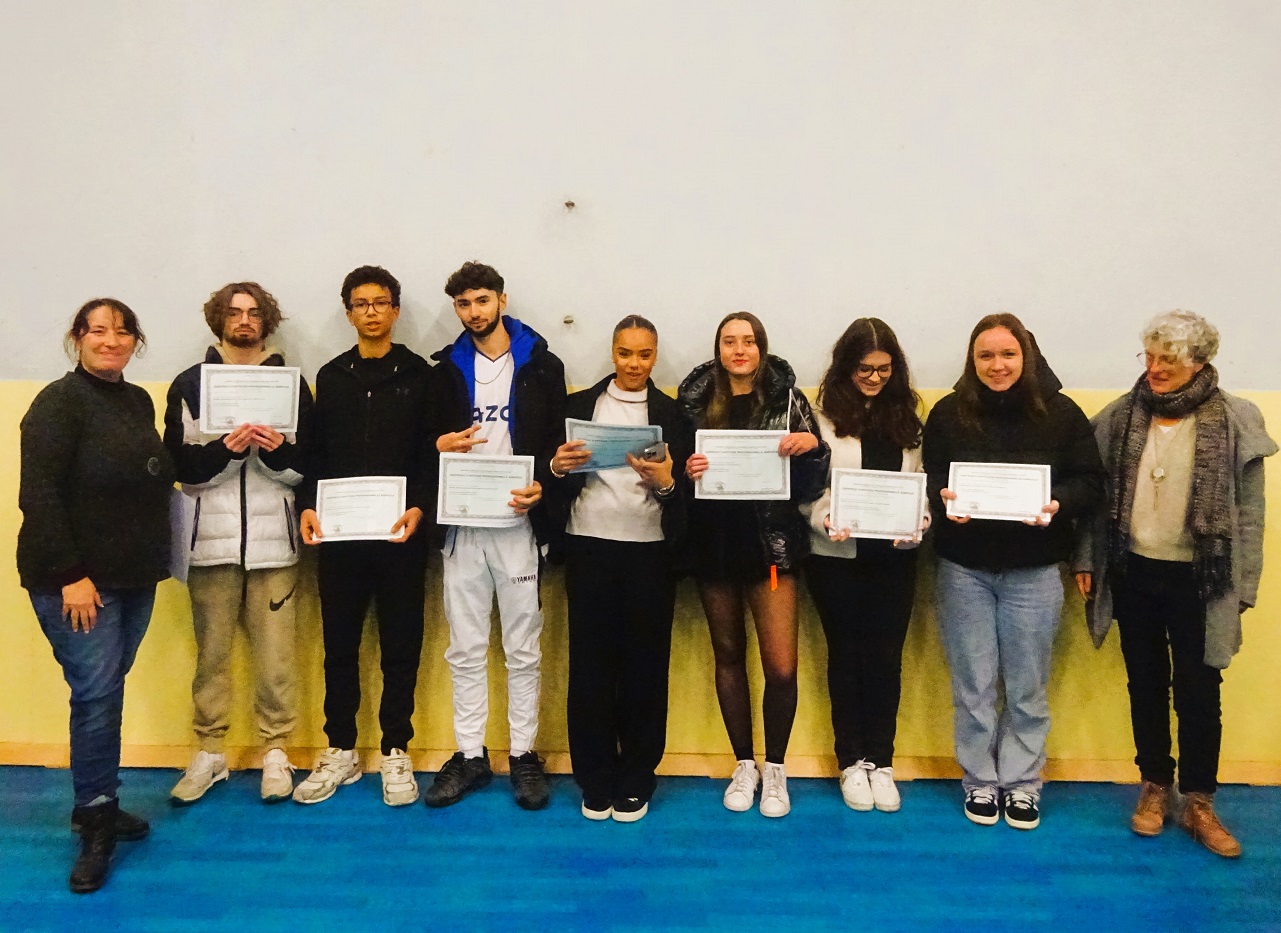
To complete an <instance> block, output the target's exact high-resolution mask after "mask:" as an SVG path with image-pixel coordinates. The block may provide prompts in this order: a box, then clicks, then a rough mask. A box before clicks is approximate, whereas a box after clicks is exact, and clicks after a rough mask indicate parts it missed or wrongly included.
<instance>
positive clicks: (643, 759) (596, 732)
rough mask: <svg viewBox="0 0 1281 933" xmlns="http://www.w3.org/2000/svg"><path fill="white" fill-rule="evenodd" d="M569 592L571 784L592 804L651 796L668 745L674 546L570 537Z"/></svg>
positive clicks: (673, 605)
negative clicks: (669, 549)
mask: <svg viewBox="0 0 1281 933" xmlns="http://www.w3.org/2000/svg"><path fill="white" fill-rule="evenodd" d="M565 590H566V596H567V597H568V600H569V695H568V702H567V709H566V719H567V726H568V728H569V754H570V759H571V761H572V763H573V768H574V780H575V781H577V782H578V786H579V787H580V788H581V789H582V791H583V795H584V796H585V797H588V798H590V799H592V800H594V801H612V800H621V799H623V798H626V797H638V798H640V799H641V800H649V798H650V797H652V796H653V794H654V788H655V786H656V784H657V780H656V778H655V776H654V772H655V770H656V769H657V768H658V763H659V762H660V761H661V760H662V758H663V750H664V748H665V747H666V745H667V673H668V664H669V661H670V659H671V652H672V613H673V612H674V611H675V606H676V583H675V579H674V576H673V574H672V572H671V565H670V559H669V557H668V553H667V546H666V544H665V543H664V542H662V541H654V542H634V541H609V540H606V539H603V538H588V537H580V536H577V535H569V546H568V548H567V560H566V565H565Z"/></svg>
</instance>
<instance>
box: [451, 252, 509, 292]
mask: <svg viewBox="0 0 1281 933" xmlns="http://www.w3.org/2000/svg"><path fill="white" fill-rule="evenodd" d="M473 288H476V289H489V290H490V291H492V292H493V293H494V294H496V295H501V294H502V293H503V277H502V276H501V275H499V274H498V270H497V269H495V268H494V267H493V266H487V265H485V264H484V263H483V262H476V261H475V260H472V261H471V262H465V263H463V265H462V268H461V269H459V270H458V271H457V272H455V273H454V274H453V275H451V276H450V277H449V278H448V280H446V282H445V294H446V295H448V296H449V297H450V298H457V297H458V296H459V295H461V294H462V293H463V292H467V291H471V290H472V289H473Z"/></svg>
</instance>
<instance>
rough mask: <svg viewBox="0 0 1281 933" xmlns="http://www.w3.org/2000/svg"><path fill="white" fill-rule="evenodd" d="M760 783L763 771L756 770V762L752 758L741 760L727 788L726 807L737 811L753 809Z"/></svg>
mask: <svg viewBox="0 0 1281 933" xmlns="http://www.w3.org/2000/svg"><path fill="white" fill-rule="evenodd" d="M760 783H761V773H760V772H759V771H757V770H756V762H754V761H752V760H751V759H750V758H749V759H745V760H743V761H740V762H739V763H738V764H737V765H736V766H735V768H734V776H733V777H732V778H730V779H729V787H727V788H725V797H724V802H725V809H726V810H733V811H734V812H735V813H743V812H744V811H746V810H750V809H752V804H753V803H754V802H755V801H756V788H757V786H758V785H759V784H760Z"/></svg>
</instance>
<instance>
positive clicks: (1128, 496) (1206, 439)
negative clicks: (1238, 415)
mask: <svg viewBox="0 0 1281 933" xmlns="http://www.w3.org/2000/svg"><path fill="white" fill-rule="evenodd" d="M1194 413H1195V414H1196V442H1195V443H1196V452H1195V453H1194V454H1193V457H1192V504H1191V508H1190V509H1189V511H1188V521H1189V524H1190V530H1191V532H1192V543H1193V552H1192V553H1193V557H1192V563H1193V569H1194V572H1195V574H1196V581H1197V588H1198V589H1199V590H1200V592H1201V598H1202V599H1205V600H1207V601H1208V600H1210V599H1212V598H1214V597H1217V596H1222V595H1223V594H1224V593H1226V592H1227V591H1228V589H1229V588H1230V587H1231V586H1232V508H1231V503H1230V502H1229V501H1228V486H1229V482H1228V478H1229V471H1230V470H1231V469H1232V464H1231V463H1230V460H1229V452H1228V411H1227V406H1226V405H1224V403H1223V395H1222V393H1220V392H1219V374H1218V372H1217V371H1216V370H1215V368H1214V367H1213V366H1210V365H1208V364H1207V365H1206V366H1204V367H1203V368H1202V369H1201V371H1200V372H1198V373H1197V374H1196V375H1195V376H1193V377H1192V379H1191V380H1190V381H1189V382H1188V384H1187V385H1185V386H1183V387H1182V388H1179V389H1176V390H1175V391H1173V392H1166V393H1164V394H1158V393H1156V392H1153V391H1152V389H1151V387H1150V386H1149V385H1148V381H1147V377H1146V375H1144V376H1140V377H1139V381H1138V382H1136V383H1135V384H1134V388H1133V389H1131V390H1130V394H1129V397H1128V400H1127V401H1126V406H1125V432H1124V433H1123V434H1122V435H1121V444H1120V456H1119V457H1117V459H1116V465H1115V466H1114V467H1113V471H1112V502H1111V518H1112V521H1111V523H1110V527H1111V529H1112V534H1111V537H1110V540H1109V542H1108V551H1109V553H1108V556H1109V561H1108V563H1109V565H1110V572H1112V573H1114V574H1116V575H1117V577H1118V578H1119V577H1121V576H1123V575H1124V574H1125V566H1126V556H1127V554H1128V553H1129V550H1130V515H1131V513H1132V512H1133V511H1134V487H1135V477H1136V476H1137V474H1138V470H1139V461H1140V460H1141V459H1142V457H1143V448H1144V447H1145V446H1146V445H1147V442H1148V426H1149V424H1150V423H1151V421H1152V417H1153V415H1155V416H1157V417H1159V418H1185V417H1187V416H1188V415H1191V414H1194Z"/></svg>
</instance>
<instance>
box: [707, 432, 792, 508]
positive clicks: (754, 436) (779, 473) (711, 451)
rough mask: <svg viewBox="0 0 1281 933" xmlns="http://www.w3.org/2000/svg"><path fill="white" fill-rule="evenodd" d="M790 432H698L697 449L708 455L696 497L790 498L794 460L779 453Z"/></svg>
mask: <svg viewBox="0 0 1281 933" xmlns="http://www.w3.org/2000/svg"><path fill="white" fill-rule="evenodd" d="M786 436H787V432H786V431H707V430H703V431H698V432H696V433H695V434H694V451H695V452H696V453H700V454H704V455H706V457H707V472H705V473H704V474H703V475H702V476H700V477H699V478H698V482H697V483H696V484H695V486H694V498H695V499H790V498H791V497H792V469H791V467H792V462H791V458H790V457H783V456H780V455H779V452H778V445H779V442H780V441H781V440H782V439H783V438H785V437H786Z"/></svg>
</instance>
